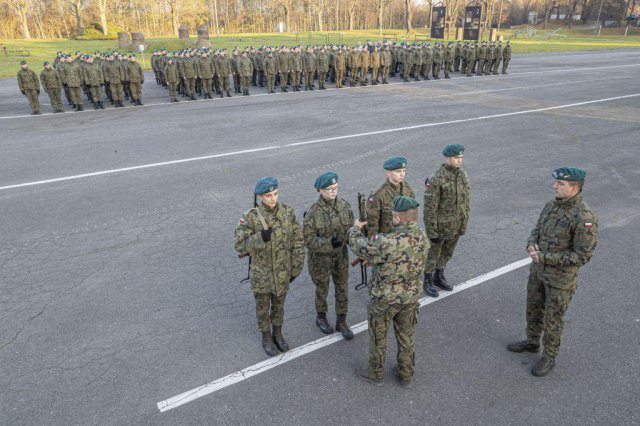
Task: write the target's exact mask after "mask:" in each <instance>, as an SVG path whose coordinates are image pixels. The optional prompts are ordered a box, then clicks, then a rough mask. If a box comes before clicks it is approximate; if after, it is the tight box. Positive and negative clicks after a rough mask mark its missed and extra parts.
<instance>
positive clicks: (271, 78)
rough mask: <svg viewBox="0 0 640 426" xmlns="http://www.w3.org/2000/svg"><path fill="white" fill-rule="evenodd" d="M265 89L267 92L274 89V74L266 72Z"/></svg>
mask: <svg viewBox="0 0 640 426" xmlns="http://www.w3.org/2000/svg"><path fill="white" fill-rule="evenodd" d="M267 89H268V90H269V93H271V92H273V91H274V90H276V75H275V74H267Z"/></svg>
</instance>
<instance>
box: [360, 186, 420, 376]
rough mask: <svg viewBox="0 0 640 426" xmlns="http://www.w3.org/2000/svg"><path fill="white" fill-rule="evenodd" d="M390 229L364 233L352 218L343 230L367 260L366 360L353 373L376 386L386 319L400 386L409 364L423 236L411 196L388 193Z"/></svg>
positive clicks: (383, 352) (412, 364)
mask: <svg viewBox="0 0 640 426" xmlns="http://www.w3.org/2000/svg"><path fill="white" fill-rule="evenodd" d="M392 204H393V207H392V210H393V229H392V230H391V231H390V232H389V233H385V234H376V235H374V236H373V237H371V238H370V239H369V238H367V237H365V236H363V235H362V233H361V229H362V227H363V226H364V225H366V224H367V223H366V222H360V221H359V220H357V221H356V222H355V226H353V227H352V228H351V229H350V230H349V246H350V247H351V250H352V251H353V253H354V254H355V255H356V256H358V257H359V258H361V259H364V260H366V261H367V262H369V263H370V264H371V265H373V272H372V276H371V282H370V284H369V297H370V301H369V305H368V307H367V312H368V323H369V361H368V365H367V366H366V367H364V366H363V367H360V368H358V374H359V376H360V377H361V378H362V379H364V380H366V381H368V382H370V383H373V384H375V385H376V386H382V384H383V382H382V381H383V376H384V361H385V356H386V346H387V330H388V328H389V321H393V330H394V333H395V336H396V340H397V342H398V355H397V363H398V365H397V367H396V368H394V374H395V376H396V378H397V380H398V381H399V383H400V385H401V386H402V387H411V382H412V378H413V372H414V367H415V353H416V339H415V328H416V324H417V323H418V312H419V303H418V300H419V298H420V290H421V289H420V281H421V279H420V278H421V275H422V271H423V270H424V261H425V258H426V256H427V252H428V251H429V240H428V239H427V236H426V235H425V234H424V232H423V231H422V230H421V229H420V228H418V225H417V220H418V210H417V208H418V206H419V204H418V203H417V202H416V200H415V199H413V198H410V197H403V196H398V197H395V198H394V199H393V203H392Z"/></svg>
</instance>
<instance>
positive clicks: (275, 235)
mask: <svg viewBox="0 0 640 426" xmlns="http://www.w3.org/2000/svg"><path fill="white" fill-rule="evenodd" d="M267 228H272V229H273V232H272V234H271V240H270V241H269V242H266V243H265V242H264V241H263V240H262V235H261V232H260V231H262V230H263V229H267ZM235 249H236V251H237V252H238V253H249V255H250V256H251V274H250V275H251V276H250V278H251V290H252V291H253V292H254V293H271V294H275V295H277V296H281V295H284V294H286V293H287V291H288V290H289V279H290V278H291V277H297V276H298V275H300V272H302V267H303V265H304V238H303V236H302V227H301V226H300V223H298V219H297V218H296V215H295V212H294V211H293V209H292V208H291V207H289V206H287V205H286V204H281V203H278V204H277V205H276V207H275V208H274V209H269V208H267V207H266V206H265V205H263V204H259V205H258V207H256V208H253V209H250V210H248V211H246V212H245V213H244V214H243V215H242V217H241V218H240V223H239V224H238V226H237V228H236V231H235Z"/></svg>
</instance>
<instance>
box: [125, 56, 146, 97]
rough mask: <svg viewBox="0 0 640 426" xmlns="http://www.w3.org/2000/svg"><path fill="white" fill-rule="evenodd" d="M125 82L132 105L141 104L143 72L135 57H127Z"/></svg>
mask: <svg viewBox="0 0 640 426" xmlns="http://www.w3.org/2000/svg"><path fill="white" fill-rule="evenodd" d="M126 74H127V80H128V81H129V90H130V92H131V99H132V101H133V104H134V105H143V104H142V85H143V84H144V71H142V67H141V66H140V64H139V63H138V62H137V61H136V55H129V66H128V67H127V73H126Z"/></svg>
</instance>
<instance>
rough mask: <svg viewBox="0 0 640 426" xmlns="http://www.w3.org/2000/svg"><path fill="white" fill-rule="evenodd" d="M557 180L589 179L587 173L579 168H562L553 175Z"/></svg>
mask: <svg viewBox="0 0 640 426" xmlns="http://www.w3.org/2000/svg"><path fill="white" fill-rule="evenodd" d="M551 175H552V176H553V178H554V179H556V180H570V181H578V180H584V178H585V177H587V172H585V171H584V170H582V169H579V168H577V167H560V168H559V169H555V170H554V171H553V173H551Z"/></svg>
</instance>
